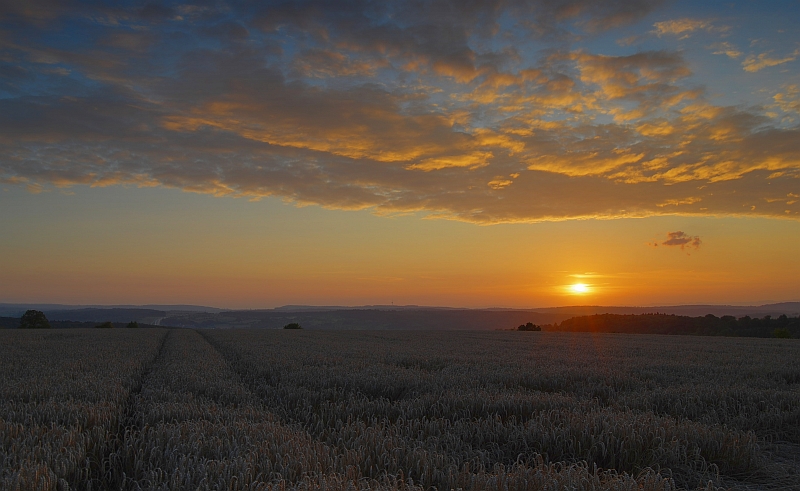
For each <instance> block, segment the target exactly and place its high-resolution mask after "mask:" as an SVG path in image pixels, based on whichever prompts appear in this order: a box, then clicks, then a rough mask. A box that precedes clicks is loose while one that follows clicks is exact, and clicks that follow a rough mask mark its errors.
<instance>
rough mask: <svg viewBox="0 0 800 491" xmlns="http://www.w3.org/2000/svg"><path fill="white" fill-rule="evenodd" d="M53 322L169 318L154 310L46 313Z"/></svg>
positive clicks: (86, 310) (129, 320) (151, 321)
mask: <svg viewBox="0 0 800 491" xmlns="http://www.w3.org/2000/svg"><path fill="white" fill-rule="evenodd" d="M44 314H45V315H46V316H47V318H48V319H50V320H51V321H79V322H107V321H110V322H131V321H137V322H150V323H151V324H152V323H155V322H156V321H157V320H159V319H161V318H164V317H166V316H167V312H166V311H163V310H152V309H120V308H114V309H76V310H56V311H45V313H44Z"/></svg>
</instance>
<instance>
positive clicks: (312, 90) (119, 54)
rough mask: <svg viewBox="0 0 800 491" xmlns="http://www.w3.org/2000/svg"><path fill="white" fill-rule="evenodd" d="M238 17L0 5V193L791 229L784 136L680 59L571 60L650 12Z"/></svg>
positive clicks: (792, 188)
mask: <svg viewBox="0 0 800 491" xmlns="http://www.w3.org/2000/svg"><path fill="white" fill-rule="evenodd" d="M256 5H257V6H253V7H243V6H241V5H240V4H238V3H231V4H227V5H226V4H221V3H220V4H202V5H200V4H198V5H186V4H152V3H151V4H147V5H144V6H136V7H130V8H128V7H122V6H113V7H109V6H107V5H106V4H104V3H89V2H87V3H69V2H64V3H51V2H46V1H32V2H25V3H24V4H14V3H10V4H8V3H6V4H3V7H0V8H1V9H2V10H0V182H3V183H6V184H14V185H21V186H28V187H29V189H31V190H34V191H35V190H41V189H46V188H48V187H50V186H56V187H70V186H75V185H81V184H83V185H92V186H109V185H120V184H127V185H137V186H166V187H173V188H180V189H183V190H186V191H190V192H198V193H208V194H213V195H218V196H241V197H247V198H251V199H259V198H262V197H267V196H275V197H280V198H283V199H285V200H288V201H291V202H294V203H297V204H300V205H306V204H314V205H319V206H323V207H326V208H332V209H370V210H372V211H373V212H375V213H378V214H393V213H407V212H419V213H420V214H422V215H424V216H427V217H434V218H448V219H457V220H464V221H470V222H475V223H484V224H489V223H500V222H535V221H543V220H567V219H580V218H619V217H642V216H652V215H665V214H685V215H757V216H767V217H789V218H794V219H797V218H798V217H800V215H798V212H799V211H800V207H799V206H798V204H797V200H795V199H793V198H792V196H797V195H798V194H800V186H799V185H798V183H800V180H798V178H800V128H799V127H798V126H797V124H796V123H791V124H787V123H786V122H785V121H786V120H785V119H784V120H781V116H783V113H782V114H779V115H777V116H776V117H772V116H770V115H768V114H767V113H766V112H765V111H764V110H762V109H760V108H758V107H741V106H734V107H732V106H721V105H716V104H714V102H713V101H712V98H711V97H709V95H708V93H707V92H708V89H707V88H706V87H705V86H704V85H703V84H700V83H697V81H695V80H694V79H693V78H692V77H693V73H692V69H691V67H690V64H689V63H688V62H687V61H686V58H685V56H684V54H683V53H682V52H681V51H677V50H669V49H659V50H638V51H631V52H628V53H619V54H606V53H599V52H594V51H593V50H592V49H591V47H590V46H587V45H585V44H580V43H581V40H582V39H585V38H587V37H591V36H593V35H598V34H599V33H603V32H606V31H608V30H610V29H616V28H618V27H620V26H626V25H631V24H633V23H636V22H637V21H639V20H641V19H643V18H644V17H645V16H647V15H650V14H652V13H653V11H654V9H656V8H657V7H658V6H659V2H652V1H645V0H621V1H617V2H611V3H607V4H605V3H599V2H592V1H588V0H561V1H558V2H552V1H545V0H541V1H535V2H514V1H500V0H497V1H489V0H487V1H477V2H469V3H468V4H464V3H462V2H425V1H412V2H381V3H378V4H375V3H371V2H360V1H353V2H346V3H331V2H313V1H309V2H291V3H272V2H267V3H264V4H256ZM650 25H651V26H652V24H650ZM710 25H711V24H710V23H708V22H705V21H693V20H691V19H677V20H671V21H663V22H661V23H659V24H656V26H657V35H654V37H656V38H658V37H659V36H663V35H666V34H670V35H674V36H685V35H688V34H689V33H691V32H694V31H697V30H700V29H703V30H706V31H708V32H712V31H713V30H710V28H709V26H710ZM576 33H577V34H576ZM667 37H668V36H667ZM720 46H729V45H723V44H720ZM726 53H729V51H726ZM729 56H732V54H730V53H729ZM737 56H738V55H737ZM793 57H796V53H795V54H793V55H792V56H789V57H784V58H780V59H778V58H775V59H773V58H770V57H769V56H768V55H757V56H751V57H748V58H747V59H746V60H745V62H744V63H745V65H744V66H745V69H746V70H748V71H751V72H756V71H759V70H762V69H764V68H767V67H770V66H775V65H778V64H783V63H788V62H789V61H791V60H793V59H794V58H793ZM790 58H791V60H790ZM787 94H788V95H787ZM793 94H794V93H793V92H791V90H789V91H785V92H784V93H782V94H776V95H775V103H774V107H772V108H771V109H772V110H773V111H779V112H780V111H783V112H792V111H793V112H795V113H796V112H797V109H796V104H794V99H793V97H794V95H793ZM694 239H695V238H692V240H694ZM669 240H673V239H669ZM674 240H683V239H682V238H681V237H676V238H674ZM697 240H698V242H697V244H698V245H699V239H697ZM687 244H691V242H689V243H687ZM665 245H669V244H666V242H665Z"/></svg>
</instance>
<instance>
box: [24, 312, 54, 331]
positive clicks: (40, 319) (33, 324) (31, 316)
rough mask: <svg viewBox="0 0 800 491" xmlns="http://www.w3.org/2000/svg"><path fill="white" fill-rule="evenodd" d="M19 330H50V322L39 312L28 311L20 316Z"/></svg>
mask: <svg viewBox="0 0 800 491" xmlns="http://www.w3.org/2000/svg"><path fill="white" fill-rule="evenodd" d="M19 328H20V329H48V328H50V321H48V320H47V317H46V316H45V315H44V312H42V311H40V310H28V311H26V312H25V313H24V314H22V318H21V319H20V320H19Z"/></svg>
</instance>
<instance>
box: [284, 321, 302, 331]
mask: <svg viewBox="0 0 800 491" xmlns="http://www.w3.org/2000/svg"><path fill="white" fill-rule="evenodd" d="M283 328H284V329H302V327H300V324H298V323H297V322H290V323H288V324H286V325H285V326H283Z"/></svg>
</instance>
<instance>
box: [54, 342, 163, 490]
mask: <svg viewBox="0 0 800 491" xmlns="http://www.w3.org/2000/svg"><path fill="white" fill-rule="evenodd" d="M171 335H172V330H171V329H170V330H167V332H166V333H164V335H163V336H162V337H161V343H160V344H159V346H158V350H157V351H156V354H155V356H154V357H153V358H152V359H151V360H150V361H149V362H147V363H146V364H145V366H144V369H143V370H142V373H141V375H140V376H139V380H138V381H137V383H136V384H135V385H134V386H133V387H131V390H130V392H129V394H128V399H127V401H126V402H125V408H124V411H125V414H124V416H123V417H122V418H121V421H120V422H119V423H118V425H117V429H116V432H115V433H114V434H113V436H112V435H110V438H109V439H110V440H112V443H111V444H110V446H109V447H108V450H107V451H106V452H105V454H104V455H103V456H102V458H98V459H97V460H96V461H95V462H94V465H93V466H92V468H91V472H90V476H89V479H88V482H82V483H75V484H70V489H79V490H83V489H120V486H121V484H122V481H123V480H124V475H123V473H122V472H121V468H122V466H121V462H120V450H121V449H122V446H123V445H124V444H125V434H126V433H127V432H128V431H132V430H134V429H136V428H137V425H136V413H135V401H136V398H137V397H138V396H139V394H141V392H142V387H144V385H145V384H146V383H147V381H148V379H149V378H150V374H151V373H152V372H153V368H154V367H155V366H156V365H157V364H158V363H159V362H160V361H162V358H163V355H164V346H165V345H166V343H167V339H168V338H169V337H170V336H171Z"/></svg>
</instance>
